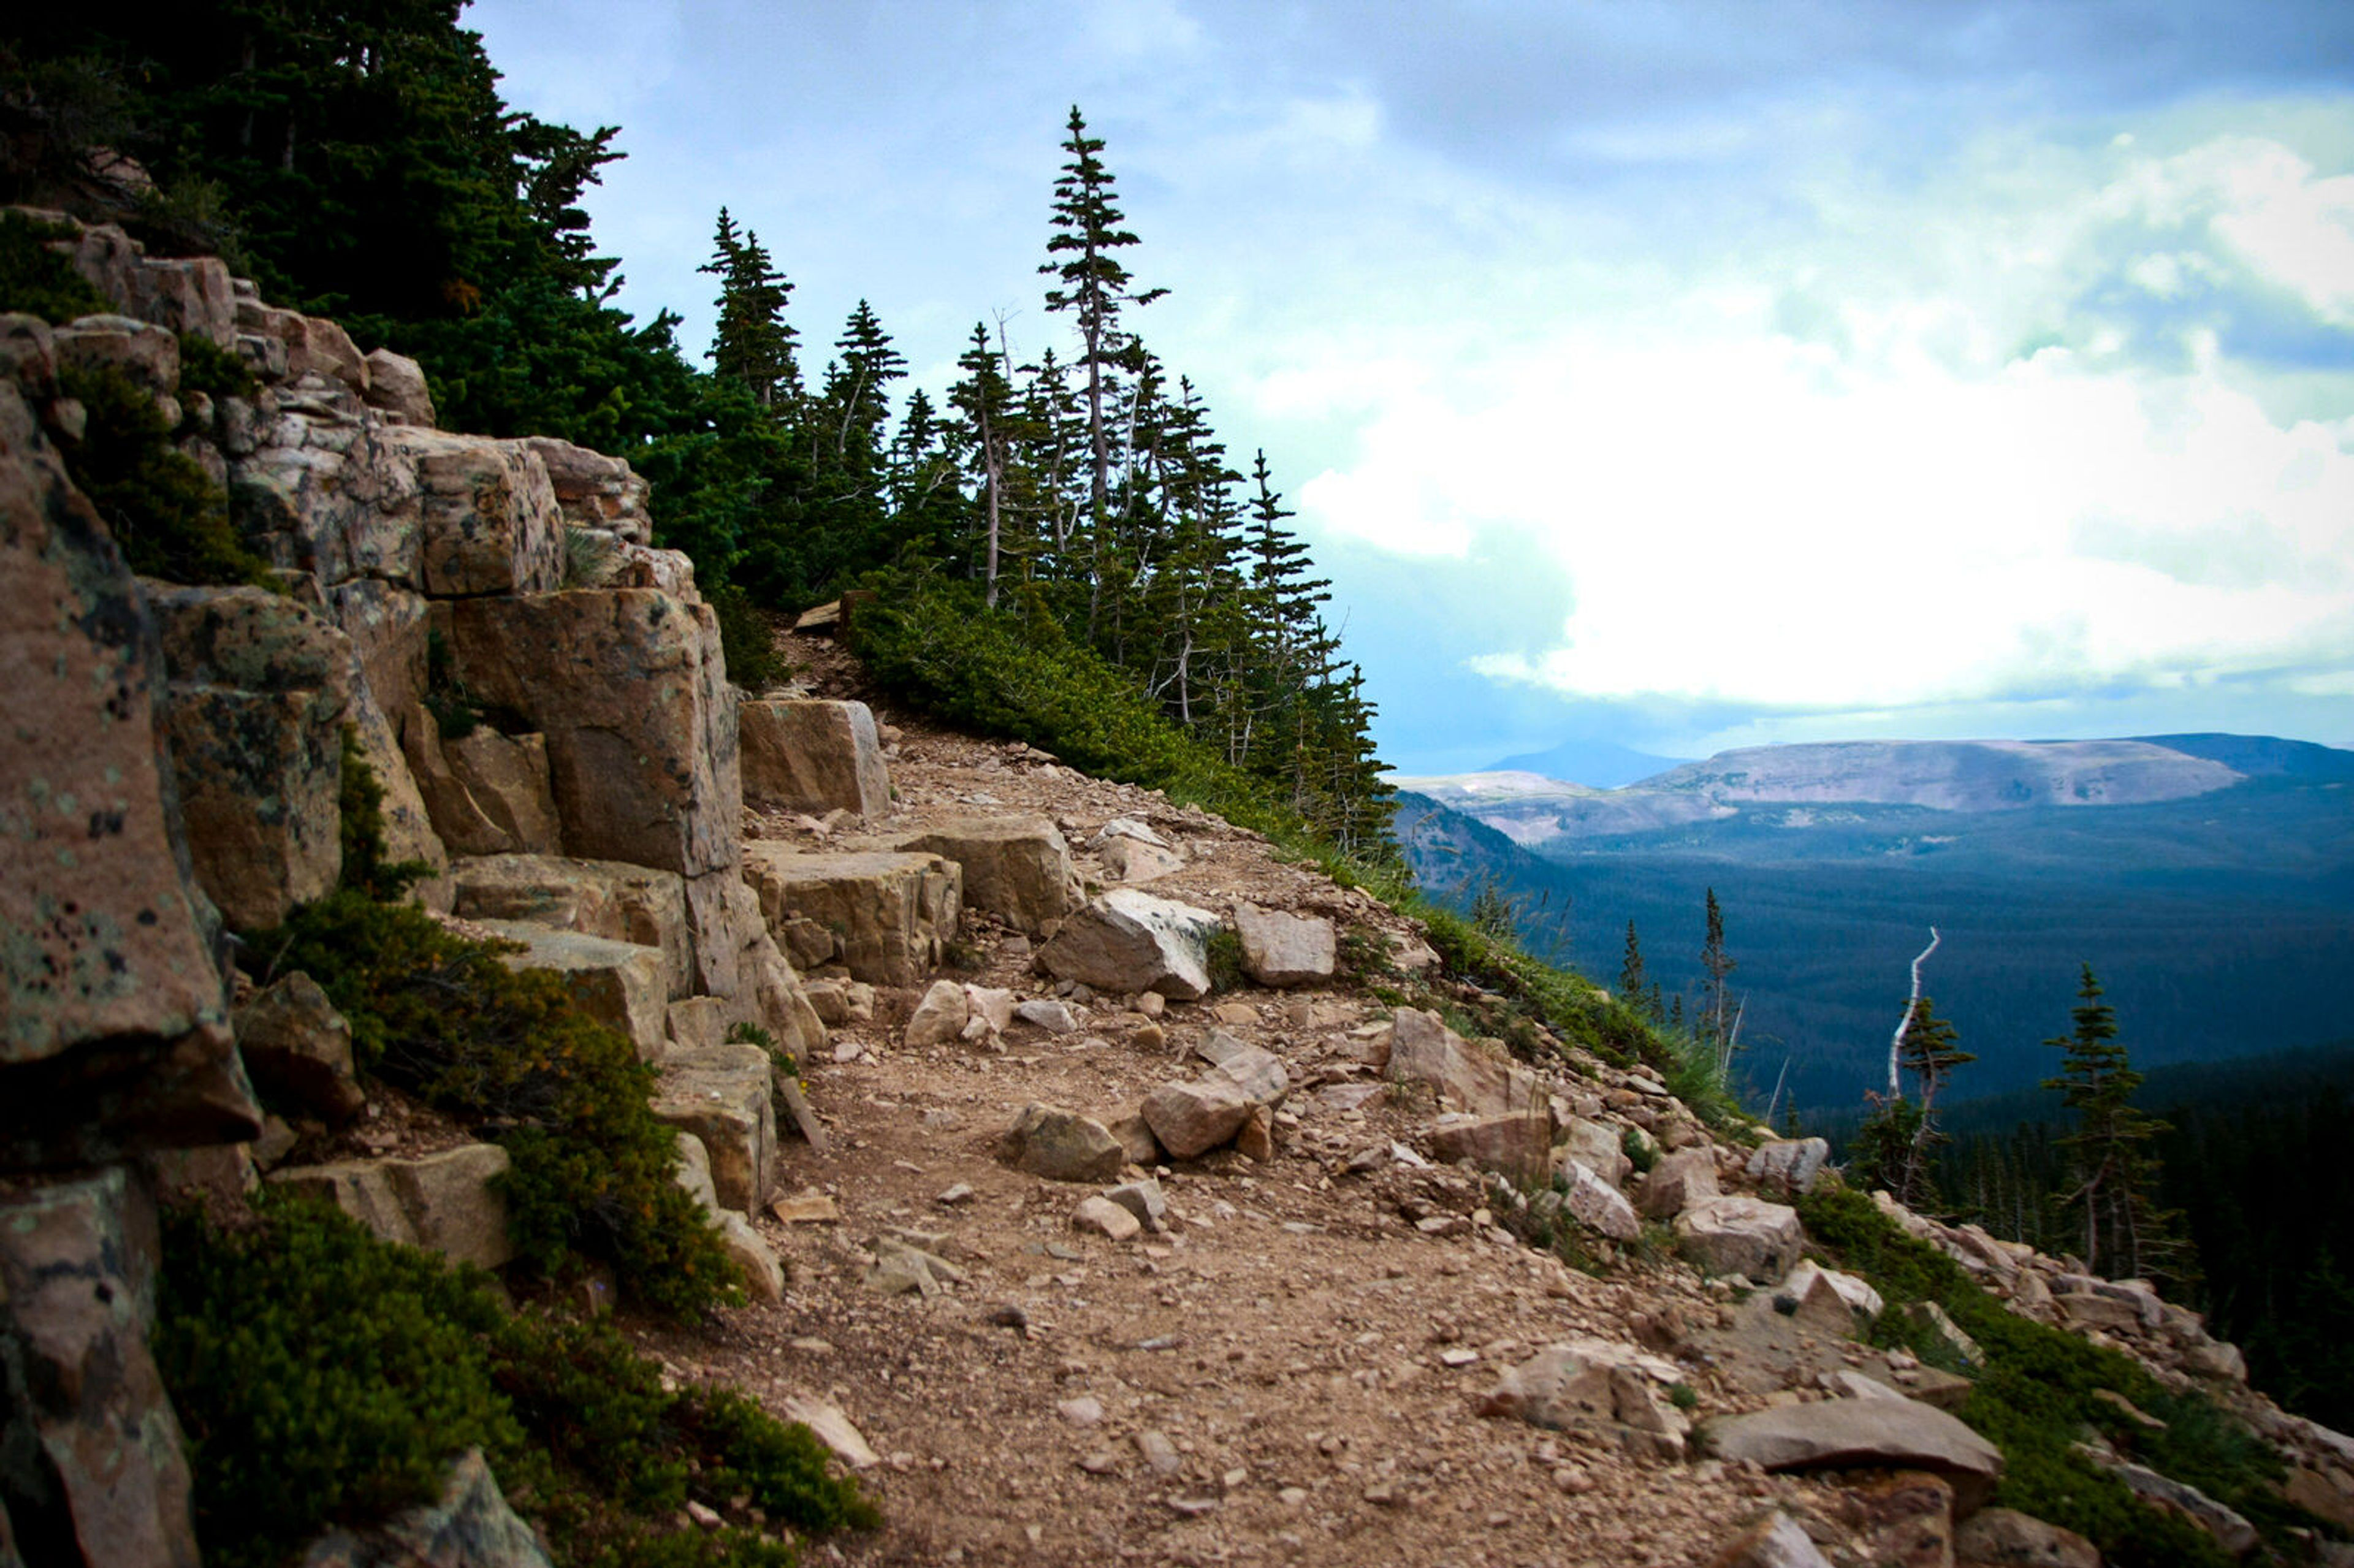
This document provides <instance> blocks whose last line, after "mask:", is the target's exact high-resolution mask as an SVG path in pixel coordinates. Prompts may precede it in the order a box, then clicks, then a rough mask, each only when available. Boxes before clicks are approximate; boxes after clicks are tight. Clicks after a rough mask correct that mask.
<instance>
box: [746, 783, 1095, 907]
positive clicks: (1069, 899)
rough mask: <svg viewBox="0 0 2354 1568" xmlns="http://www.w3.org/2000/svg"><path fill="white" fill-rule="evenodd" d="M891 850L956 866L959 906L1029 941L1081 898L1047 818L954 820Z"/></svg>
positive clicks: (1067, 855)
mask: <svg viewBox="0 0 2354 1568" xmlns="http://www.w3.org/2000/svg"><path fill="white" fill-rule="evenodd" d="M746 788H747V789H749V788H750V786H749V785H747V786H746ZM891 847H892V848H894V849H896V850H899V851H901V852H903V853H914V854H936V855H939V856H941V857H942V858H943V859H947V860H952V861H954V862H956V863H957V865H958V866H959V867H960V868H961V870H962V871H963V873H964V903H965V907H967V908H968V909H978V910H981V911H982V912H983V913H984V914H989V915H994V916H997V917H998V918H999V919H1001V920H1002V921H1004V922H1005V923H1006V924H1007V925H1009V926H1011V927H1013V928H1014V929H1015V930H1017V931H1024V932H1027V933H1029V934H1030V935H1032V936H1038V935H1041V934H1042V933H1044V932H1045V931H1048V930H1050V929H1052V928H1053V927H1055V924H1056V923H1057V922H1059V921H1061V920H1062V919H1063V918H1064V917H1065V916H1067V915H1069V914H1070V913H1071V911H1072V910H1074V909H1076V908H1077V907H1078V906H1079V904H1080V901H1081V899H1082V896H1083V894H1082V890H1081V888H1080V885H1079V875H1078V873H1077V871H1076V870H1075V869H1074V868H1073V867H1072V864H1071V849H1070V845H1069V844H1068V843H1066V842H1064V839H1063V834H1062V832H1061V830H1060V829H1058V828H1056V827H1055V823H1054V821H1053V820H1052V819H1051V818H1047V817H1041V816H1007V817H960V818H955V819H952V820H950V821H944V822H935V823H934V824H932V825H931V826H930V827H928V828H926V829H925V830H924V831H923V832H917V833H909V834H907V836H905V837H904V838H900V839H896V840H894V841H893V842H892V845H891Z"/></svg>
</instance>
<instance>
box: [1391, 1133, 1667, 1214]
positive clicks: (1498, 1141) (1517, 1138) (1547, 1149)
mask: <svg viewBox="0 0 2354 1568" xmlns="http://www.w3.org/2000/svg"><path fill="white" fill-rule="evenodd" d="M1425 1136H1426V1139H1427V1141H1428V1142H1429V1145H1430V1152H1431V1155H1432V1157H1433V1158H1434V1159H1437V1160H1445V1161H1448V1162H1450V1163H1451V1162H1453V1161H1455V1160H1469V1161H1471V1162H1472V1163H1473V1164H1474V1165H1477V1166H1479V1167H1480V1168H1482V1169H1483V1170H1488V1171H1503V1172H1504V1173H1506V1174H1507V1175H1513V1176H1519V1177H1522V1178H1523V1179H1528V1180H1534V1179H1536V1178H1538V1177H1540V1176H1542V1175H1543V1172H1544V1169H1545V1164H1546V1160H1547V1157H1548V1156H1549V1155H1550V1154H1551V1153H1552V1149H1553V1118H1552V1117H1551V1116H1549V1115H1547V1114H1546V1113H1545V1112H1543V1111H1539V1112H1537V1113H1536V1114H1535V1115H1533V1116H1532V1115H1530V1114H1529V1113H1527V1112H1525V1111H1506V1112H1505V1113H1504V1114H1503V1115H1501V1116H1465V1115H1463V1114H1462V1113H1460V1112H1458V1111H1450V1112H1448V1113H1447V1115H1445V1116H1442V1117H1440V1118H1438V1119H1437V1121H1435V1122H1432V1123H1431V1124H1430V1128H1429V1130H1428V1132H1427V1133H1426V1135H1425ZM1587 1174H1589V1175H1590V1174H1591V1172H1587ZM1619 1202H1621V1203H1624V1202H1626V1200H1625V1199H1623V1198H1622V1199H1620V1200H1619Z"/></svg>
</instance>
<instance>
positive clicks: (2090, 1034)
mask: <svg viewBox="0 0 2354 1568" xmlns="http://www.w3.org/2000/svg"><path fill="white" fill-rule="evenodd" d="M2076 996H2077V1003H2076V1006H2075V1007H2074V1008H2073V1010H2072V1011H2071V1017H2072V1018H2073V1020H2074V1022H2075V1028H2074V1030H2073V1033H2069V1034H2066V1035H2062V1036H2059V1037H2056V1038H2053V1039H2051V1040H2046V1041H2045V1042H2044V1044H2046V1045H2050V1046H2052V1047H2053V1048H2055V1049H2057V1050H2059V1051H2061V1052H2062V1053H2063V1056H2062V1064H2061V1070H2060V1075H2058V1076H2057V1077H2052V1078H2046V1079H2045V1080H2044V1081H2043V1086H2044V1087H2045V1088H2047V1089H2057V1090H2058V1091H2059V1092H2060V1097H2061V1099H2062V1103H2063V1104H2065V1105H2066V1107H2068V1109H2069V1110H2070V1111H2072V1112H2073V1113H2074V1117H2075V1128H2074V1130H2073V1131H2072V1132H2070V1133H2069V1134H2068V1135H2067V1136H2066V1137H2064V1138H2062V1139H2060V1147H2061V1148H2062V1150H2064V1151H2065V1153H2066V1155H2067V1160H2068V1171H2069V1181H2070V1182H2071V1187H2070V1190H2069V1191H2067V1192H2063V1193H2062V1194H2061V1195H2060V1198H2059V1206H2060V1208H2061V1210H2062V1213H2073V1214H2075V1215H2077V1216H2079V1219H2080V1223H2081V1227H2082V1228H2081V1231H2080V1232H2079V1234H2080V1235H2081V1237H2082V1239H2083V1242H2084V1266H2085V1267H2086V1268H2088V1269H2090V1270H2092V1271H2093V1272H2094V1273H2100V1272H2102V1271H2104V1270H2106V1271H2107V1272H2109V1273H2111V1274H2113V1275H2115V1276H2118V1277H2125V1276H2137V1275H2139V1274H2141V1273H2142V1271H2143V1269H2144V1268H2145V1267H2146V1266H2148V1265H2149V1264H2150V1263H2153V1262H2155V1261H2157V1260H2158V1259H2159V1258H2160V1257H2161V1256H2162V1255H2163V1254H2164V1253H2165V1252H2166V1251H2167V1250H2168V1236H2167V1234H2166V1229H2165V1224H2164V1221H2165V1216H2163V1215H2161V1214H2160V1213H2158V1207H2157V1204H2156V1202H2154V1201H2153V1198H2152V1193H2153V1192H2154V1191H2155V1189H2156V1185H2157V1180H2158V1170H2157V1162H2156V1160H2155V1159H2154V1157H2153V1156H2152V1154H2151V1150H2150V1144H2151V1140H2152V1139H2155V1138H2156V1137H2157V1136H2158V1134H2159V1133H2160V1132H2162V1131H2164V1130H2166V1124H2165V1123H2163V1122H2160V1121H2158V1120H2155V1119H2153V1118H2149V1117H2147V1116H2144V1115H2143V1114H2142V1113H2141V1112H2140V1111H2138V1110H2137V1109H2136V1108H2134V1106H2133V1103H2132V1101H2133V1093H2134V1091H2135V1090H2136V1089H2137V1088H2139V1087H2140V1086H2141V1081H2142V1078H2141V1075H2140V1074H2139V1073H2137V1072H2135V1071H2134V1069H2133V1064H2132V1063H2131V1061H2130V1060H2129V1059H2128V1058H2127V1055H2126V1048H2125V1046H2123V1045H2122V1044H2118V1043H2117V1022H2116V1012H2115V1010H2114V1009H2113V1008H2111V1007H2110V1006H2109V1004H2108V1003H2107V1002H2105V1001H2102V1000H2101V984H2100V981H2099V980H2096V979H2095V978H2094V974H2093V966H2092V965H2090V964H2086V965H2085V966H2084V978H2083V982H2082V984H2081V985H2080V986H2079V987H2078V989H2077V992H2076Z"/></svg>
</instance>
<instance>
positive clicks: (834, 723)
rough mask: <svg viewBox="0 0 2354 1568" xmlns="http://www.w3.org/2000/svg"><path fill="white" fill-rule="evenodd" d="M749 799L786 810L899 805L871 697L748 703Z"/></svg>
mask: <svg viewBox="0 0 2354 1568" xmlns="http://www.w3.org/2000/svg"><path fill="white" fill-rule="evenodd" d="M737 723H738V724H739V725H740V726H741V728H742V735H743V748H744V799H745V800H748V801H749V802H750V803H751V804H753V805H756V806H768V807H771V808H773V809H775V810H783V811H810V812H815V813H819V814H822V813H824V812H827V811H832V810H850V811H855V812H857V813H858V814H859V815H860V816H862V817H879V816H881V815H882V814H883V813H885V811H888V810H890V809H891V770H890V767H889V765H888V764H887V763H885V761H884V760H883V744H882V742H881V741H880V740H878V739H877V738H876V737H875V715H874V714H873V713H872V712H870V711H869V710H868V708H867V706H866V705H865V704H864V703H849V702H825V701H820V700H817V699H814V698H811V699H807V700H802V701H787V700H779V701H769V702H752V703H746V704H745V705H743V708H742V710H741V711H740V712H739V713H738V715H737Z"/></svg>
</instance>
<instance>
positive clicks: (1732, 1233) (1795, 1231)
mask: <svg viewBox="0 0 2354 1568" xmlns="http://www.w3.org/2000/svg"><path fill="white" fill-rule="evenodd" d="M1675 1228H1676V1239H1677V1242H1678V1244H1679V1245H1681V1248H1682V1251H1683V1254H1684V1255H1685V1256H1686V1257H1689V1258H1691V1260H1692V1262H1694V1263H1696V1264H1698V1265H1699V1266H1701V1267H1702V1268H1704V1269H1706V1270H1707V1271H1708V1272H1709V1273H1711V1274H1739V1275H1746V1276H1747V1277H1749V1278H1751V1279H1754V1280H1755V1281H1757V1283H1759V1284H1761V1285H1771V1284H1773V1283H1774V1282H1775V1281H1776V1280H1778V1279H1780V1278H1781V1277H1782V1276H1783V1275H1784V1274H1785V1273H1787V1272H1788V1270H1789V1269H1790V1267H1791V1266H1792V1265H1794V1264H1796V1263H1797V1261H1798V1249H1799V1248H1800V1247H1801V1246H1803V1245H1806V1239H1807V1235H1806V1232H1805V1230H1804V1229H1803V1228H1802V1227H1801V1226H1800V1225H1799V1224H1798V1211H1797V1210H1796V1209H1793V1208H1791V1207H1789V1206H1788V1205H1787V1204H1786V1203H1769V1202H1765V1201H1764V1200H1763V1199H1759V1198H1738V1197H1719V1198H1710V1199H1706V1200H1704V1201H1703V1202H1698V1203H1695V1204H1693V1205H1692V1206H1691V1207H1690V1208H1688V1209H1686V1210H1684V1211H1683V1212H1682V1213H1680V1214H1678V1215H1677V1216H1676V1225H1675Z"/></svg>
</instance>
